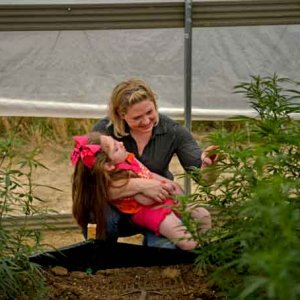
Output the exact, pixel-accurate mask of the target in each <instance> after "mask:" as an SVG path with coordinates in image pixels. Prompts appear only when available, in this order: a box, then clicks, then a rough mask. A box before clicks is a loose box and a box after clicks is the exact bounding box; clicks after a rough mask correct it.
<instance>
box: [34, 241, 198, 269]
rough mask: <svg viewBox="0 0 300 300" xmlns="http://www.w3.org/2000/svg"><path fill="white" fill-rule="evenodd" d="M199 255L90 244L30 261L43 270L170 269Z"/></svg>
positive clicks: (168, 250) (127, 245) (83, 244)
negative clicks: (55, 267) (152, 267)
mask: <svg viewBox="0 0 300 300" xmlns="http://www.w3.org/2000/svg"><path fill="white" fill-rule="evenodd" d="M195 259H196V254H195V253H193V252H187V251H183V250H179V249H164V248H156V247H147V246H141V245H133V244H126V243H107V242H105V241H86V242H82V243H78V244H73V245H70V246H68V247H64V248H60V249H58V250H56V251H47V252H44V253H41V254H37V255H33V256H31V257H30V261H31V262H33V263H37V264H38V265H40V266H42V267H43V268H50V267H54V266H62V267H65V268H67V269H68V270H69V271H86V270H88V269H89V270H90V271H92V272H95V271H97V270H104V269H113V268H125V267H138V266H140V267H150V266H168V265H175V264H188V263H193V262H194V261H195Z"/></svg>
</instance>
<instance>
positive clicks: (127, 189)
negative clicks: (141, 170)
mask: <svg viewBox="0 0 300 300" xmlns="http://www.w3.org/2000/svg"><path fill="white" fill-rule="evenodd" d="M172 190H173V185H172V184H170V183H169V182H162V181H160V180H156V179H145V178H130V179H129V180H127V179H124V180H123V179H122V180H118V181H115V182H114V185H113V186H112V187H110V188H109V195H110V199H111V201H113V200H114V199H120V198H124V197H130V196H135V195H137V194H142V195H144V196H146V197H148V198H152V199H153V200H154V201H157V202H161V201H162V200H164V199H165V198H167V197H168V196H169V195H170V194H171V193H172Z"/></svg>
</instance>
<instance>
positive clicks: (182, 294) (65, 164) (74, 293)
mask: <svg viewBox="0 0 300 300" xmlns="http://www.w3.org/2000/svg"><path fill="white" fill-rule="evenodd" d="M69 150H70V149H55V148H51V147H49V149H47V151H45V152H44V154H42V155H40V157H39V161H40V162H41V163H43V164H44V165H46V166H47V167H48V168H49V170H43V169H41V168H40V169H37V172H36V174H35V180H36V182H37V183H40V184H46V185H50V186H53V187H55V188H58V189H61V190H62V191H61V192H59V191H55V190H51V189H40V190H36V192H37V193H38V195H39V197H40V198H42V199H43V200H44V202H42V203H40V204H39V206H41V207H43V208H47V209H54V210H56V211H58V212H60V213H71V179H70V178H71V173H72V167H71V165H70V163H69V160H68V159H67V157H68V153H69ZM172 170H173V172H175V173H176V174H181V173H182V169H181V168H180V166H179V164H178V162H177V161H176V160H174V161H173V162H172ZM179 183H180V184H182V180H179ZM43 236H44V238H43V242H44V243H45V244H48V245H51V247H55V248H60V247H63V246H68V245H71V244H75V243H77V242H81V241H83V237H82V235H81V232H80V230H79V228H78V230H64V231H48V232H44V233H43ZM120 241H121V242H122V241H125V242H127V243H128V242H129V243H135V244H140V243H141V236H139V235H137V236H133V237H129V238H125V239H124V238H123V239H120ZM48 249H49V247H48ZM78 259H80V257H79V258H78ZM43 272H44V275H45V278H46V282H47V287H48V294H47V295H48V296H47V298H45V299H48V300H52V299H53V300H54V299H221V298H219V297H217V293H216V292H215V291H214V290H213V288H212V287H210V286H209V284H208V280H207V278H206V277H205V276H204V275H203V274H202V275H201V274H197V272H196V269H195V266H194V265H175V266H169V267H160V266H156V267H147V268H144V267H135V268H123V269H109V270H99V271H98V272H97V273H96V274H94V275H89V274H86V273H82V272H68V271H67V270H65V269H58V271H57V269H54V270H53V269H49V270H45V271H43Z"/></svg>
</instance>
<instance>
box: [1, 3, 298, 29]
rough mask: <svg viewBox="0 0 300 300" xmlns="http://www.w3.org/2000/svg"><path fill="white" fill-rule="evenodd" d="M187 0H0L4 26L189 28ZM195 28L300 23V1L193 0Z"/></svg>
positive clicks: (31, 27) (6, 27)
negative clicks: (43, 0) (103, 0)
mask: <svg viewBox="0 0 300 300" xmlns="http://www.w3.org/2000/svg"><path fill="white" fill-rule="evenodd" d="M184 9H185V6H184V2H182V3H179V2H167V3H166V2H162V3H158V2H155V3H135V4H134V3H115V4H108V3H107V4H53V5H50V4H47V5H43V4H28V5H12V4H11V5H8V4H6V5H0V31H14V30H17V31H20V30H22V31H24V30H93V29H98V30H99V29H100V30H101V29H143V28H180V27H182V28H183V27H184V13H185V11H184ZM192 22H193V27H218V26H222V27H224V26H251V25H282V24H300V0H285V1H282V0H256V1H251V0H243V1H238V0H235V1H234V0H231V1H228V0H227V1H224V0H223V1H194V2H193V14H192Z"/></svg>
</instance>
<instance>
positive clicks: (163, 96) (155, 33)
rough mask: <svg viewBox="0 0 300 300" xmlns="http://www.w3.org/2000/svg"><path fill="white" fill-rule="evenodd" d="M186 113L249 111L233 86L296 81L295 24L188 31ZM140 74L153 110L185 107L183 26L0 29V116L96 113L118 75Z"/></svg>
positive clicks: (299, 29) (299, 43)
mask: <svg viewBox="0 0 300 300" xmlns="http://www.w3.org/2000/svg"><path fill="white" fill-rule="evenodd" d="M192 42H193V48H192V50H193V51H192V53H193V55H192V73H193V81H192V107H193V110H192V115H193V118H200V119H218V118H223V117H226V116H228V115H235V114H241V113H243V114H247V115H249V114H251V111H250V110H249V106H248V104H247V102H246V100H245V99H243V98H242V96H241V95H240V94H233V86H234V85H236V84H238V83H239V82H241V81H249V80H250V75H261V76H266V75H273V73H277V74H278V75H280V76H284V77H289V78H291V79H295V80H299V79H300V25H281V26H253V27H252V26H251V27H226V28H220V27H219V28H194V29H193V37H192ZM131 77H139V78H143V79H145V80H146V81H147V82H148V83H149V84H150V85H151V86H152V87H153V89H154V90H155V91H156V93H157V94H158V101H159V107H160V109H161V110H162V111H164V112H167V113H168V114H170V115H173V116H175V117H179V118H180V117H183V110H184V30H183V28H181V29H147V30H144V29H143V30H142V29H137V30H132V29H131V30H104V31H100V30H95V31H93V30H89V31H37V32H29V31H24V32H0V115H2V116H21V115H22V116H51V117H95V118H97V117H101V116H103V115H104V114H105V112H106V105H105V104H106V103H107V101H108V99H109V96H110V93H111V91H112V89H113V87H114V86H115V84H116V83H118V82H119V81H121V80H124V79H127V78H131Z"/></svg>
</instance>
